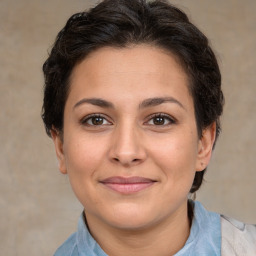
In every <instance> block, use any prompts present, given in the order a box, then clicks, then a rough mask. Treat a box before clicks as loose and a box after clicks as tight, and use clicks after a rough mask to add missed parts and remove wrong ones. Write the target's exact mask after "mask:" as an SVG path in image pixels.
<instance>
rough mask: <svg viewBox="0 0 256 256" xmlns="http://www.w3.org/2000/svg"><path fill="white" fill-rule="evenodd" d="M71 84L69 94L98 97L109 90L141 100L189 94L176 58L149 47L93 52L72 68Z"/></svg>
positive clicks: (105, 49) (185, 79) (108, 48)
mask: <svg viewBox="0 0 256 256" xmlns="http://www.w3.org/2000/svg"><path fill="white" fill-rule="evenodd" d="M70 82H71V83H70V86H71V88H70V93H71V94H79V93H80V94H88V95H89V96H90V94H93V93H96V94H99V95H98V96H100V97H102V96H104V95H105V93H106V91H108V90H110V91H111V90H112V93H113V95H115V94H116V95H117V94H118V93H120V95H121V94H123V96H125V93H126V94H127V95H128V94H129V93H131V94H132V95H133V96H135V95H138V94H142V95H144V97H146V96H147V94H151V95H148V97H153V96H161V97H163V96H165V94H166V93H168V92H170V90H172V91H173V90H174V91H175V90H176V91H177V90H179V91H183V93H187V92H188V76H187V75H186V72H185V71H184V69H183V68H182V66H181V65H180V63H179V61H178V59H177V57H176V56H175V55H173V54H172V53H170V52H167V51H165V50H163V49H160V48H157V47H153V46H149V45H137V46H131V47H127V48H113V47H104V48H101V49H99V50H96V51H94V52H92V53H91V54H90V55H88V56H87V57H86V58H85V59H84V60H83V61H82V62H81V63H79V64H78V65H77V66H76V67H75V68H74V70H73V72H72V75H71V79H70ZM154 94H155V95H154ZM157 94H162V95H157ZM92 96H93V95H92Z"/></svg>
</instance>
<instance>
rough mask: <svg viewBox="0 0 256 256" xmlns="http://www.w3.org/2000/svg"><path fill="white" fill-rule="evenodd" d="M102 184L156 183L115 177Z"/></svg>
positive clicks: (139, 178)
mask: <svg viewBox="0 0 256 256" xmlns="http://www.w3.org/2000/svg"><path fill="white" fill-rule="evenodd" d="M100 182H101V183H112V184H135V183H150V182H156V181H155V180H152V179H149V178H144V177H139V176H133V177H121V176H113V177H109V178H106V179H104V180H101V181H100Z"/></svg>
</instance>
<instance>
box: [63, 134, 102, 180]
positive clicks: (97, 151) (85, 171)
mask: <svg viewBox="0 0 256 256" xmlns="http://www.w3.org/2000/svg"><path fill="white" fill-rule="evenodd" d="M104 145H105V143H104V141H102V140H100V139H98V140H97V139H92V138H90V137H88V136H86V137H84V138H83V137H82V136H76V137H72V138H71V139H69V140H68V141H67V143H66V145H65V146H66V147H65V148H64V152H65V160H66V166H67V172H68V174H69V176H72V178H73V177H74V178H77V179H80V177H83V176H92V175H93V173H94V171H95V170H96V169H97V166H98V165H100V163H101V162H102V161H103V157H104V155H105V151H106V149H105V147H104ZM65 149H66V150H65Z"/></svg>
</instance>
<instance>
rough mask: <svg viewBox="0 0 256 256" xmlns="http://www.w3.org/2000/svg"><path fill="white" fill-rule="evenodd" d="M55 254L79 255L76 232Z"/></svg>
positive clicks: (62, 255) (57, 255)
mask: <svg viewBox="0 0 256 256" xmlns="http://www.w3.org/2000/svg"><path fill="white" fill-rule="evenodd" d="M54 256H78V250H77V244H76V233H74V234H72V235H71V236H70V237H69V238H68V239H67V240H66V241H65V242H64V243H63V244H62V245H61V246H60V247H59V248H58V250H57V251H56V252H55V254H54Z"/></svg>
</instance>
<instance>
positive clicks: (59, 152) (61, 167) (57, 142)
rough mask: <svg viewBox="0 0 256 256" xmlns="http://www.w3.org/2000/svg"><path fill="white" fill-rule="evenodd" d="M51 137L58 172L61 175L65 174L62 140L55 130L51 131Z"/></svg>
mask: <svg viewBox="0 0 256 256" xmlns="http://www.w3.org/2000/svg"><path fill="white" fill-rule="evenodd" d="M51 137H52V140H53V143H54V146H55V152H56V156H57V159H58V163H59V170H60V172H61V173H63V174H67V168H66V162H65V155H64V151H63V139H62V137H61V135H60V133H59V132H58V131H56V130H53V129H52V130H51Z"/></svg>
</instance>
